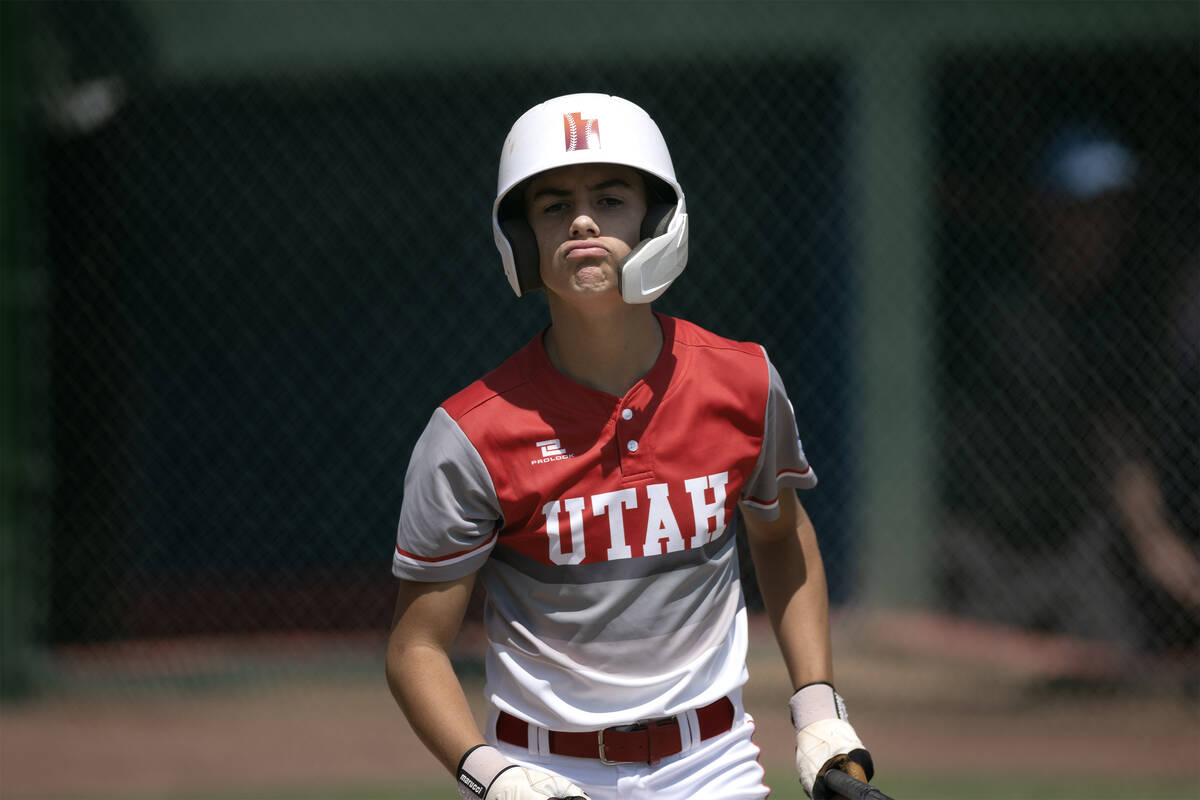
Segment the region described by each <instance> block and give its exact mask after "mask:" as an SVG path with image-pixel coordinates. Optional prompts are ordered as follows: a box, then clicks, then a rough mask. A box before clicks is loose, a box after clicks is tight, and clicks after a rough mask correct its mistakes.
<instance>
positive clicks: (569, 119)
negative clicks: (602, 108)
mask: <svg viewBox="0 0 1200 800" xmlns="http://www.w3.org/2000/svg"><path fill="white" fill-rule="evenodd" d="M563 134H564V135H565V136H566V144H567V152H568V153H569V152H571V151H573V150H598V149H600V120H598V119H584V118H583V112H581V111H573V112H571V113H570V114H563Z"/></svg>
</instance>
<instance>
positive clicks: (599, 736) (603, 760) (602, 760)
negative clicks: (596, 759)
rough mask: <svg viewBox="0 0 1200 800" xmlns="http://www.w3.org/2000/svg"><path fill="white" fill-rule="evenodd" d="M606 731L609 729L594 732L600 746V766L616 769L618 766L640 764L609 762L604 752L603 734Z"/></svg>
mask: <svg viewBox="0 0 1200 800" xmlns="http://www.w3.org/2000/svg"><path fill="white" fill-rule="evenodd" d="M606 730H610V729H609V728H601V729H600V730H598V731H596V738H597V739H599V744H600V763H601V764H604V765H605V766H608V767H616V766H620V765H621V764H638V763H640V762H638V761H610V760H609V759H608V756H607V755H606V754H605V752H604V732H605V731H606ZM611 730H616V728H612V729H611Z"/></svg>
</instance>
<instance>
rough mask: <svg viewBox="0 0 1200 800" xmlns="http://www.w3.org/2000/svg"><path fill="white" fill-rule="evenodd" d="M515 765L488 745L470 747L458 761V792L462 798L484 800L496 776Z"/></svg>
mask: <svg viewBox="0 0 1200 800" xmlns="http://www.w3.org/2000/svg"><path fill="white" fill-rule="evenodd" d="M514 766H516V765H515V764H513V763H512V762H511V761H509V760H508V759H507V758H505V757H504V756H503V755H501V754H500V751H499V750H497V749H496V748H494V747H491V746H490V745H486V744H480V745H476V746H475V747H472V748H471V749H470V750H468V751H467V752H466V753H465V754H464V755H463V757H462V760H461V761H459V762H458V794H459V796H461V797H462V800H484V798H485V797H487V793H488V789H489V788H491V785H492V783H493V782H494V781H495V780H496V777H497V776H498V775H499V774H500V773H501V772H504V771H505V770H506V769H509V768H511V767H514Z"/></svg>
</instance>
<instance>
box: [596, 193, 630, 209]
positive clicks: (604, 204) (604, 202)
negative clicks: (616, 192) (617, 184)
mask: <svg viewBox="0 0 1200 800" xmlns="http://www.w3.org/2000/svg"><path fill="white" fill-rule="evenodd" d="M596 205H598V206H600V207H601V208H619V207H620V206H623V205H625V201H624V200H623V199H622V198H620V197H615V196H613V195H606V196H605V197H601V198H600V199H599V200H597V201H596Z"/></svg>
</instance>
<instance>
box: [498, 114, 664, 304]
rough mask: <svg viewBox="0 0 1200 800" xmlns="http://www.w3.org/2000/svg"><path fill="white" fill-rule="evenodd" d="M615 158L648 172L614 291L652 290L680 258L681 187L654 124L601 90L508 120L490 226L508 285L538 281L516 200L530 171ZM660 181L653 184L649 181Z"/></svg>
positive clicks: (646, 296)
mask: <svg viewBox="0 0 1200 800" xmlns="http://www.w3.org/2000/svg"><path fill="white" fill-rule="evenodd" d="M595 163H605V164H621V165H624V166H629V167H633V168H634V169H637V170H639V171H641V172H642V173H643V174H645V175H646V176H648V178H649V179H648V180H647V185H648V186H647V188H648V191H647V195H648V196H647V201H648V206H649V207H648V210H647V215H646V219H645V221H644V222H643V225H642V233H641V235H642V237H643V239H642V241H641V242H640V243H638V244H637V245H636V246H635V247H634V249H633V252H631V253H630V254H629V255H628V256H627V257H626V258H625V259H624V260H623V261H622V264H621V277H620V284H621V296H622V298H624V300H625V301H626V302H628V303H649V302H650V301H652V300H654V299H656V298H657V297H659V296H660V295H661V294H662V293H663V292H664V291H666V289H667V287H668V286H670V285H671V282H672V281H673V280H674V279H675V278H676V277H678V276H679V274H680V273H681V272H683V269H684V267H685V266H686V265H687V213H686V208H685V205H684V199H683V190H682V189H681V188H680V186H679V183H678V181H677V180H676V178H675V168H674V166H673V164H672V163H671V156H670V153H669V152H668V150H667V145H666V141H665V140H664V139H663V137H662V133H661V131H659V129H658V126H657V125H655V124H654V121H653V120H652V119H651V118H650V116H649V115H648V114H647V113H646V112H645V111H643V110H642V109H641V108H639V107H638V106H636V105H634V104H633V103H631V102H629V101H628V100H623V99H621V98H619V97H613V96H610V95H603V94H574V95H565V96H563V97H557V98H554V99H552V100H547V101H546V102H544V103H541V104H540V105H537V106H534V107H533V108H531V109H530V110H528V111H526V112H525V113H524V114H523V115H522V116H521V117H520V118H519V119H518V120H517V121H516V123H515V124H514V125H513V127H512V130H511V131H509V134H508V137H507V138H506V139H505V142H504V149H503V150H502V152H501V154H500V169H499V176H498V180H497V187H496V200H495V202H494V203H493V205H492V230H493V234H494V237H495V240H496V249H497V250H499V252H500V260H501V262H502V263H503V265H504V274H505V276H506V277H507V278H508V282H509V285H510V286H511V287H512V290H513V292H514V293H515V294H516V295H517V296H518V297H520V296H521V295H523V294H524V293H526V292H530V291H533V290H535V289H539V288H541V287H542V280H541V272H540V264H539V259H538V251H537V243H536V240H535V239H534V236H533V230H532V229H531V228H530V227H529V223H528V221H527V220H526V218H525V213H524V208H523V207H522V205H521V189H522V187H523V186H524V185H525V183H526V182H527V181H528V180H529V179H530V178H532V177H533V176H535V175H537V174H539V173H542V172H545V171H547V170H550V169H555V168H557V167H562V166H569V165H572V164H595ZM651 185H653V186H655V187H661V188H662V192H661V195H662V197H661V200H663V201H665V202H660V198H659V197H658V195H659V194H660V192H658V191H650V186H651Z"/></svg>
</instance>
